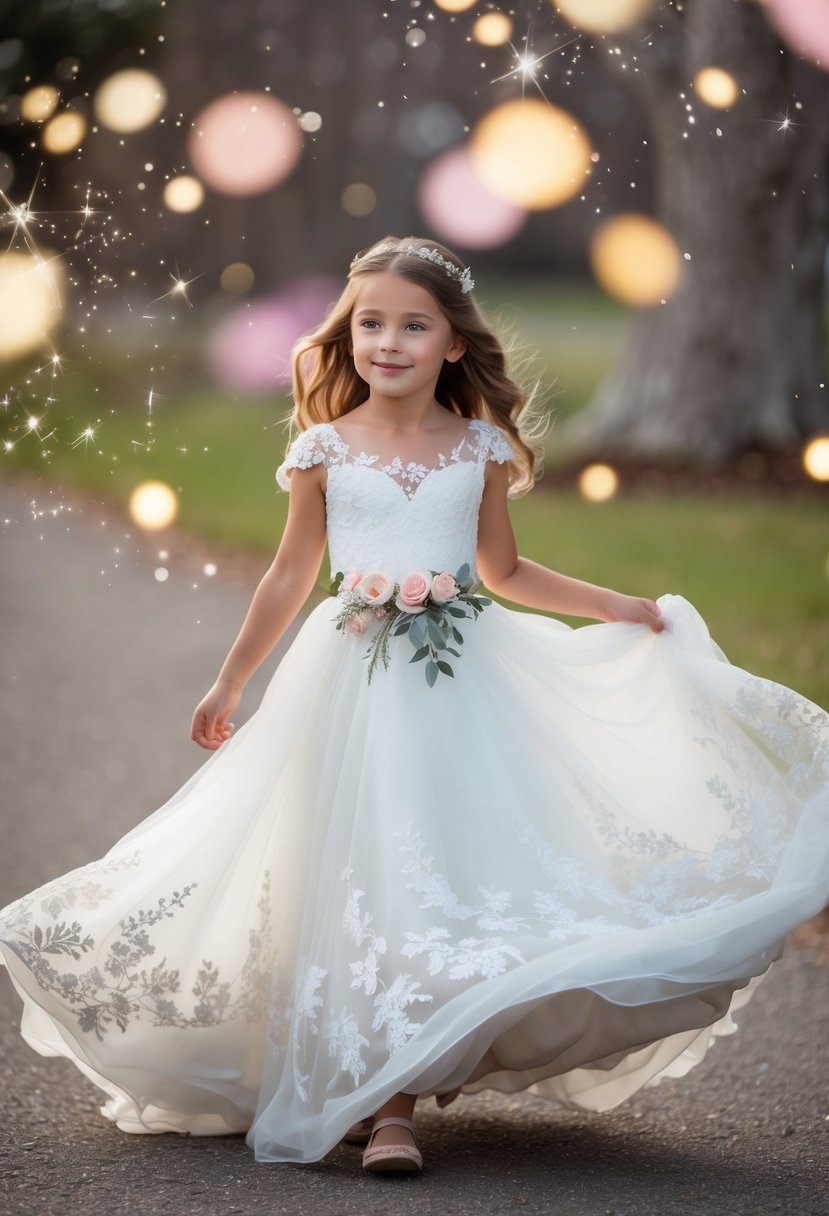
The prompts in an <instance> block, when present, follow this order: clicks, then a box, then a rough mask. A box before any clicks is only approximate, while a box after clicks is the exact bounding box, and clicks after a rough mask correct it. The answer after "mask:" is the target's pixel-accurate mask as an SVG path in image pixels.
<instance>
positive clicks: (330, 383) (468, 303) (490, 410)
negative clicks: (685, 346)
mask: <svg viewBox="0 0 829 1216" xmlns="http://www.w3.org/2000/svg"><path fill="white" fill-rule="evenodd" d="M417 249H424V250H429V251H435V252H436V253H437V254H438V255H439V256H440V257H442V258H444V259H445V260H446V262H447V263H449V264H450V265H451V266H454V267H455V268H456V269H457V271H458V274H457V276H455V275H454V274H453V273H452V272H451V270H449V269H448V268H447V266H445V265H441V264H440V263H439V262H435V261H434V260H432V259H430V258H426V257H422V256H420V255H419V254H417V253H415V252H412V250H417ZM380 271H392V272H393V273H394V274H399V275H402V276H403V277H404V278H406V279H409V280H410V281H411V282H412V283H416V284H417V285H418V287H424V288H425V289H426V290H427V291H428V292H429V293H430V294H431V295H432V296H433V298H434V299H435V301H436V303H437V305H438V307H439V308H440V310H441V312H442V313H443V314H444V316H445V317H446V318H447V320H448V321H449V324H450V325H451V326H452V329H453V330H454V332H455V334H457V335H458V336H459V337H461V338H462V339H463V340H464V342H465V343H466V351H465V353H464V354H463V356H462V357H461V358H460V359H459V360H457V362H455V363H449V362H445V363H444V364H443V368H442V369H441V372H440V375H439V376H438V380H437V384H436V385H435V398H436V399H437V401H438V402H439V403H440V404H441V405H442V406H444V408H445V409H448V410H450V411H451V412H452V413H454V414H458V415H459V416H460V417H462V418H482V419H486V420H487V421H488V422H492V423H494V424H495V426H498V427H500V428H501V429H502V430H503V431H505V432H506V434H507V436H508V438H509V440H510V443H511V446H512V449H513V452H514V453H515V456H514V459H513V460H511V461H510V462H509V467H510V488H509V493H510V496H511V497H518V496H519V495H521V494H525V493H526V492H527V490H529V489H531V488H532V485H533V483H534V479H535V475H536V473H537V471H538V470H539V469H540V465H541V460H542V457H543V450H544V449H543V446H542V443H541V437H542V435H543V432H544V430H545V429H546V424H547V419H546V415H545V414H543V413H542V411H541V409H540V407H539V405H538V404H537V385H535V386H533V387H532V388H531V389H529V390H527V389H524V388H523V387H522V386H521V385H520V384H519V383H518V381H517V380H516V379H514V378H513V376H512V375H511V374H510V372H509V370H508V367H507V357H508V354H507V351H506V350H505V348H504V345H503V344H502V342H501V340H500V339H499V338H498V336H497V335H496V334H495V333H494V331H493V330H492V328H491V327H490V325H489V324H488V323H487V321H486V319H485V318H484V316H483V314H482V313H481V311H480V309H479V308H478V305H477V304H476V302H475V300H474V299H473V297H472V292H471V291H466V292H463V291H461V281H460V280H461V276H462V275H463V274H464V265H463V262H462V261H461V260H460V259H459V258H458V257H457V255H456V254H454V253H452V251H451V250H449V249H447V248H446V247H445V246H444V245H439V244H437V242H435V241H427V240H423V239H422V238H420V237H404V238H403V239H400V238H398V237H393V236H389V237H384V238H383V240H382V241H378V242H377V243H376V244H374V245H372V246H371V247H370V248H369V249H366V250H363V252H362V253H359V254H358V255H357V257H356V258H355V259H354V261H353V262H352V263H351V269H350V271H349V275H348V282H347V284H346V286H345V289H344V290H343V293H342V295H341V296H340V298H339V300H337V302H336V304H334V306H333V308H332V309H331V311H330V312H329V314H328V316H327V317H326V319H325V320H324V321H323V323H322V324H321V325H320V326H319V327H318V328H317V329H316V330H314V332H313V333H311V334H309V335H308V336H307V337H305V338H303V339H302V340H301V341H300V342H299V343H298V344H297V346H296V347H295V348H294V351H293V354H292V362H293V395H294V410H293V413H292V415H291V425H292V427H293V428H295V429H296V430H297V431H304V430H307V428H308V427H309V426H313V425H314V424H315V423H319V422H333V421H334V419H336V418H342V417H343V415H345V414H348V413H349V412H350V411H351V410H353V409H356V407H357V406H358V405H362V403H363V402H364V401H365V400H366V399H367V398H368V395H369V387H368V385H367V384H366V382H365V381H364V380H363V379H362V378H361V377H360V376H359V375H358V374H357V372H356V370H355V368H354V361H353V359H352V357H351V354H350V339H351V312H352V309H353V307H354V300H355V297H356V295H357V288H358V286H359V283H360V280H361V279H362V278H363V277H364V276H365V275H367V274H377V273H379V272H380Z"/></svg>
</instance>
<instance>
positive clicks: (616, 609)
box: [602, 591, 668, 633]
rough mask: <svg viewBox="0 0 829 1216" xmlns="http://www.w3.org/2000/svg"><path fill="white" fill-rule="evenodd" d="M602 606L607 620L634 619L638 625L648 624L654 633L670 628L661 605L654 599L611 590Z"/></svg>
mask: <svg viewBox="0 0 829 1216" xmlns="http://www.w3.org/2000/svg"><path fill="white" fill-rule="evenodd" d="M602 607H603V608H604V613H603V617H604V620H606V621H633V622H635V623H636V624H638V625H647V626H648V627H649V628H650V629H652V630H653V631H654V633H661V632H662V630H663V629H667V628H668V622H667V621H666V620H665V618H664V617H663V615H662V612H661V611H660V608H659V605H658V604H656V603H654V601H653V600H645V599H638V598H637V597H636V596H633V595H621V594H620V592H618V591H609V592H608V593H607V596H606V597H605V598H604V601H603V604H602Z"/></svg>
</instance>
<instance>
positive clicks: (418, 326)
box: [406, 321, 424, 329]
mask: <svg viewBox="0 0 829 1216" xmlns="http://www.w3.org/2000/svg"><path fill="white" fill-rule="evenodd" d="M423 328H424V326H422V325H421V324H420V322H419V321H410V322H409V324H408V325H407V326H406V329H423Z"/></svg>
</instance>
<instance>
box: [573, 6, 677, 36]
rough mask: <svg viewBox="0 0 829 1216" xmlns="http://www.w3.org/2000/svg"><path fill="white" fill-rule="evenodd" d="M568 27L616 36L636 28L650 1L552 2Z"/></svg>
mask: <svg viewBox="0 0 829 1216" xmlns="http://www.w3.org/2000/svg"><path fill="white" fill-rule="evenodd" d="M551 2H552V5H553V8H555V9H556V10H557V11H558V12H560V13H561V15H562V16H563V17H566V18H567V20H568V21H569V22H570V24H571V25H576V26H578V27H579V29H583V30H590V32H591V33H594V34H618V33H620V32H621V31H622V30H628V29H630V27H631V26H633V25H636V23H637V22H638V21H641V20H642V19H643V17H645V16H646V15H647V13H648V10H649V9H650V8H651V7H652V3H653V0H551Z"/></svg>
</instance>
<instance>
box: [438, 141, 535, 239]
mask: <svg viewBox="0 0 829 1216" xmlns="http://www.w3.org/2000/svg"><path fill="white" fill-rule="evenodd" d="M417 199H418V206H419V207H420V212H421V215H422V216H423V218H424V219H425V220H426V222H427V223H428V224H429V225H431V227H432V228H433V229H434V230H435V232H436V233H437V234H438V236H440V237H442V238H443V239H444V240H445V241H449V242H453V243H455V244H458V245H461V246H463V247H465V248H466V249H491V248H492V247H493V246H496V245H504V244H506V242H507V241H510V240H512V238H513V237H514V236H515V235H516V234H517V233H518V232H520V230H521V228H522V227H523V225H524V222H525V220H526V218H527V212H526V211H525V210H524V209H523V208H522V207H518V206H516V205H515V203H510V202H508V201H507V200H506V199H503V198H498V196H497V195H495V194H493V193H492V191H491V190H490V189H489V187H488V186H486V185H484V183H483V182H482V181H481V179H480V177H479V176H478V172H477V170H476V168H475V162H474V160H473V158H472V155H471V153H470V152H469V150H468V148H466V147H460V148H453V149H452V150H451V151H450V152H444V153H443V155H442V156H438V157H437V158H436V159H435V160H433V161H432V163H431V164H430V165H429V167H428V168H427V169H426V171H425V172H424V173H423V175H422V177H421V179H420V183H419V186H418V192H417Z"/></svg>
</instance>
